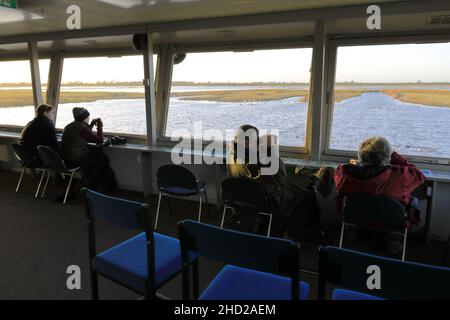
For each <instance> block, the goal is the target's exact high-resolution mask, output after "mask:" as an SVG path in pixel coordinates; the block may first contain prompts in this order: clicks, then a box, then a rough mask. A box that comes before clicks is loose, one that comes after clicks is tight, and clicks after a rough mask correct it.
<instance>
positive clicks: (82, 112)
mask: <svg viewBox="0 0 450 320" xmlns="http://www.w3.org/2000/svg"><path fill="white" fill-rule="evenodd" d="M72 113H73V117H74V118H75V120H76V121H83V120H84V119H86V118H87V117H89V116H90V115H91V114H90V113H89V111H87V110H86V109H85V108H73V110H72Z"/></svg>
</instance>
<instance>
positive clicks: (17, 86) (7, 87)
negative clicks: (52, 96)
mask: <svg viewBox="0 0 450 320" xmlns="http://www.w3.org/2000/svg"><path fill="white" fill-rule="evenodd" d="M49 65H50V61H49V60H40V61H39V69H40V75H41V84H42V97H43V98H44V100H45V92H46V85H47V83H46V82H47V78H48V70H49ZM34 116H35V112H34V101H33V91H32V88H31V70H30V61H28V60H23V61H5V62H0V125H3V126H4V125H6V126H24V125H26V124H27V123H28V122H29V121H30V120H32V119H33V118H34Z"/></svg>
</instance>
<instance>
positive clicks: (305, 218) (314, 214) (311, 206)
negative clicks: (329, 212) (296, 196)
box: [282, 190, 320, 241]
mask: <svg viewBox="0 0 450 320" xmlns="http://www.w3.org/2000/svg"><path fill="white" fill-rule="evenodd" d="M319 210H320V209H319V206H318V204H317V199H316V195H315V193H314V192H313V191H310V190H303V197H302V201H301V202H300V203H299V204H298V205H297V207H296V208H294V210H293V211H292V212H291V214H290V216H289V217H287V219H286V220H285V223H284V225H283V228H282V229H283V231H284V232H285V234H286V235H287V236H288V237H289V238H291V239H293V240H296V241H300V240H304V239H311V238H315V237H317V236H318V231H319V229H318V228H319V224H320V221H319V219H320V218H319Z"/></svg>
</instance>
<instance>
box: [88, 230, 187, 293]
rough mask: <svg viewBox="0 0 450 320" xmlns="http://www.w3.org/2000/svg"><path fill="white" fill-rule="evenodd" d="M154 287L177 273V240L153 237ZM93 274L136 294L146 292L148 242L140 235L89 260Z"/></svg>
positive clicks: (178, 265)
mask: <svg viewBox="0 0 450 320" xmlns="http://www.w3.org/2000/svg"><path fill="white" fill-rule="evenodd" d="M154 239H155V278H156V279H155V285H156V287H157V288H158V287H159V286H161V285H162V284H164V283H165V282H166V281H167V280H169V279H170V278H171V277H172V276H173V275H175V274H176V273H178V272H180V271H181V269H182V262H181V256H180V254H181V253H180V243H179V241H178V240H177V239H175V238H172V237H168V236H165V235H162V234H159V233H156V232H155V233H154ZM92 267H93V269H94V270H95V271H97V272H98V273H100V274H103V275H104V276H106V277H109V278H111V279H115V280H116V281H118V282H120V283H122V284H123V285H126V286H128V287H130V288H132V289H134V290H136V291H138V292H141V293H145V292H146V281H147V240H146V236H145V233H144V232H143V233H140V234H138V235H136V236H135V237H133V238H131V239H128V240H126V241H124V242H122V243H120V244H118V245H116V246H114V247H112V248H110V249H108V250H106V251H104V252H102V253H100V254H98V255H97V256H95V257H94V258H93V259H92Z"/></svg>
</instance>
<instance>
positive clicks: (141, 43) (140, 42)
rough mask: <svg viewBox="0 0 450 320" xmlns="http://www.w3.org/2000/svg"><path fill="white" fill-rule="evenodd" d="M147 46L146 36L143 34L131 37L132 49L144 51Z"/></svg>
mask: <svg viewBox="0 0 450 320" xmlns="http://www.w3.org/2000/svg"><path fill="white" fill-rule="evenodd" d="M147 44H148V42H147V35H146V34H145V33H135V34H134V35H133V47H134V49H136V50H137V51H142V50H144V48H145V47H146V46H147Z"/></svg>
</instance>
